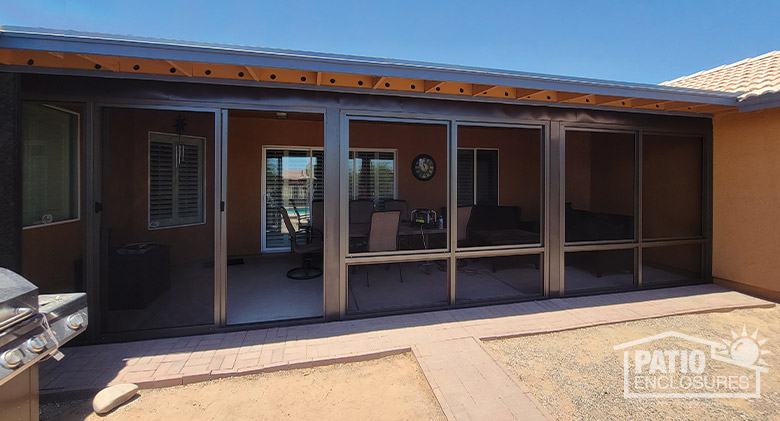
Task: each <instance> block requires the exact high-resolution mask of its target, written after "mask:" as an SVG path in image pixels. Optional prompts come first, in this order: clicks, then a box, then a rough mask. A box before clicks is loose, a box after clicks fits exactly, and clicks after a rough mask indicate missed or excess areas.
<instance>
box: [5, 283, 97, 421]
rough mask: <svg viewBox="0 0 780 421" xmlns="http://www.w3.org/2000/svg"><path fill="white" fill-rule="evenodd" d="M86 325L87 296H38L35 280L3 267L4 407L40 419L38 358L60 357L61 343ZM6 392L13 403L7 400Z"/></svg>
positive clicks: (19, 414)
mask: <svg viewBox="0 0 780 421" xmlns="http://www.w3.org/2000/svg"><path fill="white" fill-rule="evenodd" d="M86 328H87V296H86V294H84V293H68V294H45V295H38V288H37V287H36V286H35V285H34V284H32V283H31V282H29V281H28V280H26V279H24V278H23V277H21V276H19V275H17V274H16V273H14V272H12V271H10V270H8V269H3V268H0V407H4V408H7V409H9V410H16V411H17V412H16V414H15V416H12V418H14V419H16V418H19V419H37V411H38V404H37V402H38V387H37V385H38V379H37V376H38V369H37V368H38V367H37V364H38V362H40V361H41V360H43V359H45V358H49V357H54V358H55V359H60V358H61V356H62V353H61V352H60V351H59V347H60V346H62V345H63V344H64V343H66V342H68V341H69V340H71V339H73V338H74V337H75V336H76V335H78V334H79V333H81V332H83V331H84V330H85V329H86ZM20 390H28V392H27V393H26V394H25V393H20ZM8 396H14V401H13V402H5V399H6V397H8ZM6 404H8V405H7V406H6ZM26 414H27V415H26ZM5 415H9V416H10V415H11V414H4V416H5Z"/></svg>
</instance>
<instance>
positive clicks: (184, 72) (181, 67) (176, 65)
mask: <svg viewBox="0 0 780 421" xmlns="http://www.w3.org/2000/svg"><path fill="white" fill-rule="evenodd" d="M165 62H166V63H168V64H170V65H171V67H173V68H174V69H176V70H178V71H179V72H181V74H183V75H184V76H192V72H191V71H187V70H186V69H185V68H184V66H182V65H180V64H179V63H177V62H175V61H173V60H165Z"/></svg>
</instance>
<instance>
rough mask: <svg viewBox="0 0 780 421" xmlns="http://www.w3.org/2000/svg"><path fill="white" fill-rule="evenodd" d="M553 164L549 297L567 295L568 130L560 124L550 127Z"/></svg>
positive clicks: (549, 183) (549, 212) (548, 246)
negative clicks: (565, 282) (565, 260)
mask: <svg viewBox="0 0 780 421" xmlns="http://www.w3.org/2000/svg"><path fill="white" fill-rule="evenodd" d="M549 145H550V148H549V150H550V155H549V156H550V164H549V171H548V178H547V180H548V181H547V184H548V185H549V189H550V206H549V207H548V208H547V215H548V218H547V221H548V226H549V237H548V244H547V250H548V253H547V254H548V262H549V265H550V267H549V277H548V278H547V285H548V288H549V290H548V296H549V297H559V296H561V295H563V288H564V279H563V243H564V240H565V226H564V224H565V221H564V211H563V206H564V203H565V194H566V192H565V180H566V172H565V170H566V166H565V164H566V160H565V150H566V149H565V148H566V144H565V140H564V130H563V127H562V125H561V123H560V122H557V121H553V122H551V124H550V140H549Z"/></svg>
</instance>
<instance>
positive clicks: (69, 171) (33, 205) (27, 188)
mask: <svg viewBox="0 0 780 421" xmlns="http://www.w3.org/2000/svg"><path fill="white" fill-rule="evenodd" d="M79 124H80V123H79V114H78V113H75V112H72V111H68V110H65V109H63V108H59V107H55V106H52V105H46V104H38V103H31V102H25V103H23V105H22V223H23V226H24V227H33V226H40V225H46V224H51V223H57V222H65V221H72V220H78V219H79Z"/></svg>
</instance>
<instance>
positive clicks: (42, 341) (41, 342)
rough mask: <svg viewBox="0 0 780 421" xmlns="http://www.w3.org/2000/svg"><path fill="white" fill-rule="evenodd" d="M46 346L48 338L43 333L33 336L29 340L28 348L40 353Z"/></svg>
mask: <svg viewBox="0 0 780 421" xmlns="http://www.w3.org/2000/svg"><path fill="white" fill-rule="evenodd" d="M44 348H46V338H44V337H43V335H38V336H33V337H32V338H30V339H28V340H27V349H29V350H30V351H32V352H35V353H38V352H41V351H43V350H44Z"/></svg>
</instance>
